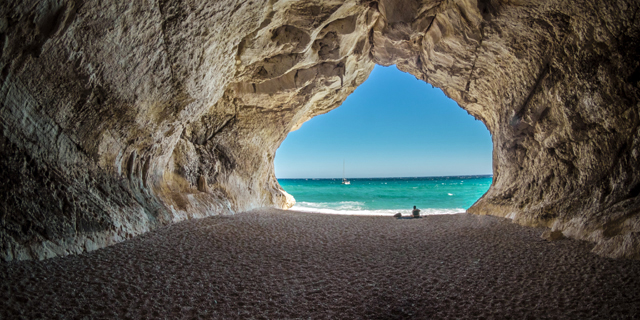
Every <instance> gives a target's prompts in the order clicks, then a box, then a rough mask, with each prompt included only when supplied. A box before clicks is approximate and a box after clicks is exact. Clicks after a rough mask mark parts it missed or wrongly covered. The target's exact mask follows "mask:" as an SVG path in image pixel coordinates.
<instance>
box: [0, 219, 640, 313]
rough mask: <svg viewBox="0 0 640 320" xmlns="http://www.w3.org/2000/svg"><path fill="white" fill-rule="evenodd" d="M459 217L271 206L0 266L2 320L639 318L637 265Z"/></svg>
mask: <svg viewBox="0 0 640 320" xmlns="http://www.w3.org/2000/svg"><path fill="white" fill-rule="evenodd" d="M543 231H544V230H543V229H535V228H527V227H521V226H518V225H515V224H513V223H511V222H510V221H509V220H504V219H499V218H494V217H485V216H474V215H468V214H457V215H440V216H426V217H424V218H422V219H402V220H397V219H394V218H390V217H365V216H341V215H322V214H313V213H301V212H292V211H280V210H275V209H266V210H257V211H252V212H247V213H240V214H237V215H235V216H219V217H210V218H205V219H200V220H191V221H186V222H183V223H178V224H174V225H171V226H168V227H165V228H162V229H159V230H156V231H153V232H150V233H147V234H145V235H142V236H139V237H137V238H134V239H132V240H130V241H127V242H124V243H120V244H117V245H114V246H111V247H108V248H105V249H101V250H97V251H94V252H90V253H87V254H83V255H77V256H68V257H63V258H54V259H49V260H45V261H23V262H11V263H0V277H1V279H0V280H2V281H1V289H0V318H2V319H21V318H22V319H38V318H47V319H48V318H53V319H83V318H86V319H115V318H121V319H138V318H146V319H164V318H168V319H180V318H186V319H192V318H201V319H453V318H455V319H482V318H486V319H504V318H514V319H529V318H531V319H544V318H552V319H557V318H569V319H589V318H592V319H605V318H614V319H615V318H640V261H629V260H612V259H606V258H602V257H599V256H596V255H594V254H592V253H591V252H590V249H591V247H592V245H591V244H589V243H587V242H581V241H575V240H560V241H556V242H547V241H544V240H542V239H541V238H540V234H541V233H542V232H543Z"/></svg>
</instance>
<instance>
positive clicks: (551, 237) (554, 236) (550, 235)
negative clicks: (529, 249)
mask: <svg viewBox="0 0 640 320" xmlns="http://www.w3.org/2000/svg"><path fill="white" fill-rule="evenodd" d="M540 237H541V238H542V239H545V240H547V241H557V240H562V239H564V235H563V234H562V231H558V230H555V231H551V230H547V231H545V232H543V233H542V235H540Z"/></svg>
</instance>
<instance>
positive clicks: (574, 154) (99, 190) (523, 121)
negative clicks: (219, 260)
mask: <svg viewBox="0 0 640 320" xmlns="http://www.w3.org/2000/svg"><path fill="white" fill-rule="evenodd" d="M638 8H639V4H638V3H637V1H632V0H628V1H625V0H620V1H613V2H606V3H603V2H601V1H593V0H580V1H566V0H556V1H545V2H537V1H528V0H509V1H506V0H505V1H498V0H483V1H466V0H459V1H434V0H422V1H418V0H415V1H414V0H402V1H392V0H380V1H360V0H359V1H356V0H352V1H348V0H347V1H326V0H325V1H273V0H269V1H233V0H228V1H189V0H167V1H158V2H149V3H146V2H145V3H143V2H132V3H118V2H115V1H103V2H90V1H83V0H68V1H63V0H42V1H37V0H26V1H23V0H21V1H17V0H9V1H5V3H3V5H2V7H0V80H1V87H0V119H1V123H0V125H1V129H2V135H1V137H0V147H1V148H0V169H1V170H0V194H1V195H2V197H1V198H0V214H1V215H2V216H1V222H2V229H1V230H0V237H1V242H0V245H1V247H0V255H1V256H2V257H3V259H5V260H13V259H30V258H46V257H53V256H57V255H65V254H69V253H79V252H83V251H90V250H93V249H95V248H99V247H103V246H106V245H109V244H113V243H116V242H119V241H122V240H124V239H127V238H130V237H132V236H135V235H138V234H141V233H144V232H146V231H149V230H151V229H154V228H157V227H159V226H162V225H166V224H169V223H172V222H176V221H181V220H185V219H191V218H200V217H205V216H210V215H218V214H230V213H234V212H238V211H244V210H249V209H252V208H256V207H264V206H275V207H287V206H290V205H291V204H292V199H291V197H290V196H288V195H287V194H286V193H285V192H284V191H283V190H282V189H281V188H280V186H279V185H278V183H277V180H276V179H275V176H274V169H273V158H274V156H275V151H276V149H277V148H278V146H279V145H280V143H281V142H282V141H283V140H284V138H285V137H286V136H287V134H288V133H289V132H290V131H292V130H295V129H297V128H298V127H299V126H300V125H301V124H302V123H304V122H305V121H306V120H308V119H310V118H311V117H313V116H315V115H318V114H322V113H325V112H328V111H329V110H331V109H333V108H335V107H337V106H339V105H340V104H341V102H342V101H344V99H345V98H346V97H347V96H348V95H349V94H350V93H351V92H353V90H355V88H356V87H357V86H358V85H359V84H361V83H362V82H364V81H365V80H366V78H367V76H368V74H369V73H370V71H371V70H372V68H373V66H374V64H376V63H377V64H382V65H391V64H397V66H398V68H399V69H401V70H403V71H406V72H410V73H411V74H413V75H415V76H416V77H417V78H419V79H422V80H424V81H427V82H429V83H431V84H433V85H434V86H437V87H440V88H442V89H443V91H444V92H445V93H446V94H447V95H448V96H449V97H451V98H452V99H454V100H455V101H457V102H458V104H459V105H460V106H461V107H463V108H464V109H466V110H467V111H468V112H469V113H470V114H472V115H473V116H474V117H476V118H477V119H480V120H482V121H483V122H484V123H485V124H486V125H487V127H488V128H489V130H490V131H491V133H492V137H493V144H494V155H493V163H494V182H493V185H492V186H491V189H490V190H489V191H488V192H487V194H485V195H484V196H483V197H482V198H481V199H480V200H479V201H478V202H477V203H476V204H475V205H474V206H473V207H471V208H470V209H469V212H471V213H475V214H489V215H497V216H501V217H508V218H511V219H513V220H514V221H515V222H517V223H521V224H525V225H531V226H545V227H552V228H553V230H559V231H562V232H563V234H565V235H567V236H569V237H573V238H578V239H584V240H589V241H592V242H595V243H597V246H596V247H595V249H594V250H595V251H596V252H597V253H599V254H603V255H607V256H611V257H628V258H640V215H639V214H638V213H639V212H640V197H639V195H640V174H639V171H638V169H637V168H638V167H639V165H640V163H639V160H638V156H639V155H638V153H639V150H638V143H639V141H640V140H639V138H640V137H639V135H640V131H639V130H640V129H639V126H638V124H639V123H640V118H639V117H640V115H639V114H638V112H639V105H638V103H639V101H640V99H639V97H640V90H639V87H638V85H639V84H638V82H639V81H640V66H639V64H640V35H639V33H638V32H639V30H640V22H638V19H637V13H638Z"/></svg>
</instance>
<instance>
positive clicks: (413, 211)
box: [411, 206, 420, 218]
mask: <svg viewBox="0 0 640 320" xmlns="http://www.w3.org/2000/svg"><path fill="white" fill-rule="evenodd" d="M411 214H413V217H414V218H420V209H418V208H416V206H413V210H411Z"/></svg>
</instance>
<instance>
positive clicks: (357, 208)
mask: <svg viewBox="0 0 640 320" xmlns="http://www.w3.org/2000/svg"><path fill="white" fill-rule="evenodd" d="M362 205H363V203H362V202H357V201H343V202H340V205H339V206H337V207H336V206H335V203H322V202H321V203H315V202H300V203H296V205H294V206H293V207H292V208H291V209H290V210H294V211H302V212H314V213H324V214H346V215H356V216H393V215H394V214H396V213H398V212H400V213H402V215H403V216H409V215H411V211H410V210H408V209H383V210H364V209H361V206H362ZM461 212H466V210H465V209H462V208H455V209H433V208H427V209H420V214H421V215H436V214H456V213H461Z"/></svg>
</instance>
